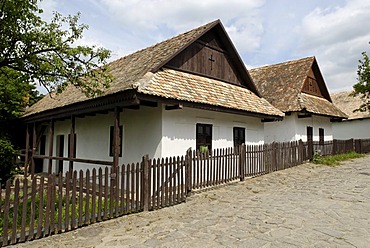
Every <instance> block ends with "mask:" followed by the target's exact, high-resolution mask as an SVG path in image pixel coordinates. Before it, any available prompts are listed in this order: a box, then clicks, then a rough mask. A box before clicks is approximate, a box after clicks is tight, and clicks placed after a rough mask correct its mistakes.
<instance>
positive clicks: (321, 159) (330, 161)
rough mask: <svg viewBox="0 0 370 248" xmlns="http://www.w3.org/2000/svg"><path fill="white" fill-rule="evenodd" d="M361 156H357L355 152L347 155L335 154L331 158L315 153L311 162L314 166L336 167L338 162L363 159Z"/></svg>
mask: <svg viewBox="0 0 370 248" xmlns="http://www.w3.org/2000/svg"><path fill="white" fill-rule="evenodd" d="M363 156H364V155H363V154H359V153H356V152H349V153H343V154H337V155H332V156H320V155H319V154H318V153H316V152H315V154H314V156H313V159H312V162H313V163H314V164H323V165H328V166H338V165H340V162H342V161H346V160H351V159H355V158H361V157H363Z"/></svg>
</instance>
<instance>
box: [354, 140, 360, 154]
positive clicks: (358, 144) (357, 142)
mask: <svg viewBox="0 0 370 248" xmlns="http://www.w3.org/2000/svg"><path fill="white" fill-rule="evenodd" d="M355 152H357V153H362V149H361V140H359V139H355Z"/></svg>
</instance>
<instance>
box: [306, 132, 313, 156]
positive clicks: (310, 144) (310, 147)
mask: <svg viewBox="0 0 370 248" xmlns="http://www.w3.org/2000/svg"><path fill="white" fill-rule="evenodd" d="M307 146H308V158H309V159H312V156H313V128H312V127H310V126H308V127H307Z"/></svg>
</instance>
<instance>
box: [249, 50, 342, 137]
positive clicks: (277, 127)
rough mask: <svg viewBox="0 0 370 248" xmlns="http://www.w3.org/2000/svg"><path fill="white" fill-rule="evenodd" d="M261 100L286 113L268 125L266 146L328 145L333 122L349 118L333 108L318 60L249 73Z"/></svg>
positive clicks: (304, 60)
mask: <svg viewBox="0 0 370 248" xmlns="http://www.w3.org/2000/svg"><path fill="white" fill-rule="evenodd" d="M249 73H250V75H251V77H252V79H253V81H254V83H255V85H256V87H257V89H258V91H259V92H260V93H261V95H262V97H264V98H265V99H266V100H267V101H269V102H270V103H271V104H272V105H273V106H275V107H276V108H278V109H280V110H281V111H282V112H284V113H285V117H284V120H283V121H278V122H266V123H265V143H271V142H274V141H276V142H286V141H296V140H302V141H304V142H305V141H310V140H312V141H327V140H332V139H333V132H332V121H335V120H342V119H344V118H346V117H347V116H346V115H345V114H344V113H343V112H342V111H340V110H339V109H338V108H337V107H335V106H334V104H333V103H332V100H331V98H330V95H329V92H328V89H327V88H326V85H325V81H324V78H323V76H322V74H321V72H320V69H319V66H318V64H317V61H316V59H315V57H309V58H304V59H299V60H294V61H288V62H284V63H280V64H276V65H271V66H264V67H261V68H256V69H253V70H249Z"/></svg>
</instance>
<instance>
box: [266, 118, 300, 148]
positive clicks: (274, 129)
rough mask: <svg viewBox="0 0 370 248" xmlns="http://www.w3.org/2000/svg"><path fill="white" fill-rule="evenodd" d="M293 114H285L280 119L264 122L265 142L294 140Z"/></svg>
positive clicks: (294, 125) (294, 124)
mask: <svg viewBox="0 0 370 248" xmlns="http://www.w3.org/2000/svg"><path fill="white" fill-rule="evenodd" d="M296 118H297V116H296V115H295V114H292V115H287V116H285V117H284V119H283V120H282V121H274V122H265V143H266V144H270V143H272V142H287V141H294V140H296V123H295V121H296Z"/></svg>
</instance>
